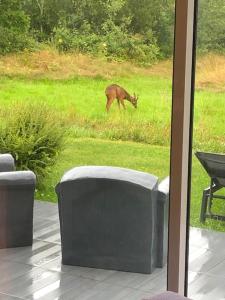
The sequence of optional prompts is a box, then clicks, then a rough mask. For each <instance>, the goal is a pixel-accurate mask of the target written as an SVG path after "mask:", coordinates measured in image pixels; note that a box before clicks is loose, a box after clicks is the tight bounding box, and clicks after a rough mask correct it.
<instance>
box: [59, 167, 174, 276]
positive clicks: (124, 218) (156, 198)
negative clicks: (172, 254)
mask: <svg viewBox="0 0 225 300" xmlns="http://www.w3.org/2000/svg"><path fill="white" fill-rule="evenodd" d="M167 182H168V180H167V181H166V182H164V183H163V184H162V185H161V188H160V191H158V178H157V177H155V176H153V175H150V174H147V173H144V172H138V171H134V170H130V169H123V168H115V167H95V166H90V167H78V168H74V169H72V170H70V171H69V172H67V173H66V174H65V175H64V176H63V178H62V180H61V182H60V183H59V184H58V185H57V187H56V192H57V195H58V199H59V214H60V225H61V239H62V262H63V264H68V265H78V266H87V267H95V268H102V269H115V270H121V271H130V272H140V273H151V272H152V271H153V269H154V268H155V267H162V266H163V265H164V264H165V261H166V249H167V248H166V246H167V243H166V238H165V236H167V233H166V231H167V213H168V209H167V207H168V184H167Z"/></svg>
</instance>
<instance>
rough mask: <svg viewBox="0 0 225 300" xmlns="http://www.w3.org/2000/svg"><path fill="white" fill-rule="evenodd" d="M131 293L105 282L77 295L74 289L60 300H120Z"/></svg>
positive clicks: (129, 289)
mask: <svg viewBox="0 0 225 300" xmlns="http://www.w3.org/2000/svg"><path fill="white" fill-rule="evenodd" d="M131 291H132V289H131V288H125V287H122V286H116V285H114V286H113V285H110V284H107V283H105V282H102V283H98V284H97V285H95V286H94V287H93V288H91V289H87V290H86V291H83V292H81V293H80V294H79V295H78V294H77V291H76V290H75V289H73V290H71V291H70V292H67V293H66V294H65V295H63V296H62V298H60V299H64V300H69V299H76V300H91V299H97V300H105V299H107V300H121V299H123V298H124V297H125V296H127V295H128V294H130V293H131Z"/></svg>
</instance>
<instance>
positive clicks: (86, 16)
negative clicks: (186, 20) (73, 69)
mask: <svg viewBox="0 0 225 300" xmlns="http://www.w3.org/2000/svg"><path fill="white" fill-rule="evenodd" d="M174 2H175V0H139V1H136V0H95V1H93V0H82V1H81V0H22V1H21V0H0V34H1V40H0V53H1V54H5V53H8V52H13V51H14V52H15V51H20V50H23V49H24V48H28V49H30V48H32V47H34V43H33V42H32V39H31V37H32V38H33V41H36V42H39V43H40V42H44V43H51V44H53V45H54V46H55V47H56V48H57V49H58V50H59V51H76V52H82V53H91V54H94V55H101V56H106V57H108V58H109V59H117V60H124V59H130V60H135V61H137V62H139V63H144V64H148V63H151V62H153V61H154V60H155V59H157V58H160V57H167V56H170V55H171V54H172V48H173V47H172V46H173V24H174ZM199 2H200V3H199V4H200V5H199V7H200V8H199V34H198V40H199V49H200V50H201V51H204V52H207V51H211V50H219V51H223V50H224V47H225V2H224V0H217V1H214V0H200V1H199Z"/></svg>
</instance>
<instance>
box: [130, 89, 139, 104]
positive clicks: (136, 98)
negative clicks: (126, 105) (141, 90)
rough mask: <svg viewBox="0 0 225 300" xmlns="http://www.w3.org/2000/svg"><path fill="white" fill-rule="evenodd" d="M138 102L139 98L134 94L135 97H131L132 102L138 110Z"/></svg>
mask: <svg viewBox="0 0 225 300" xmlns="http://www.w3.org/2000/svg"><path fill="white" fill-rule="evenodd" d="M137 101H138V96H136V94H135V93H134V96H131V97H130V102H131V103H132V104H133V106H134V107H135V108H137Z"/></svg>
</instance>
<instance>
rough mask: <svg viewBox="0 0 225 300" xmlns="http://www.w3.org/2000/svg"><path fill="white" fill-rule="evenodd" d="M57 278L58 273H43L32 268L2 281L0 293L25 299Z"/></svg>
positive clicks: (43, 271)
mask: <svg viewBox="0 0 225 300" xmlns="http://www.w3.org/2000/svg"><path fill="white" fill-rule="evenodd" d="M58 276H59V274H58V273H53V272H50V271H45V270H42V269H41V268H33V269H32V270H30V271H28V272H26V273H25V274H23V275H21V276H19V277H16V278H14V279H12V278H10V279H9V280H7V281H4V284H1V290H0V292H2V293H5V294H9V295H12V296H16V297H20V298H25V297H26V296H28V295H32V293H34V292H35V291H36V290H38V289H40V288H42V287H44V286H47V285H49V284H50V283H52V282H54V281H56V280H57V279H58Z"/></svg>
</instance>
